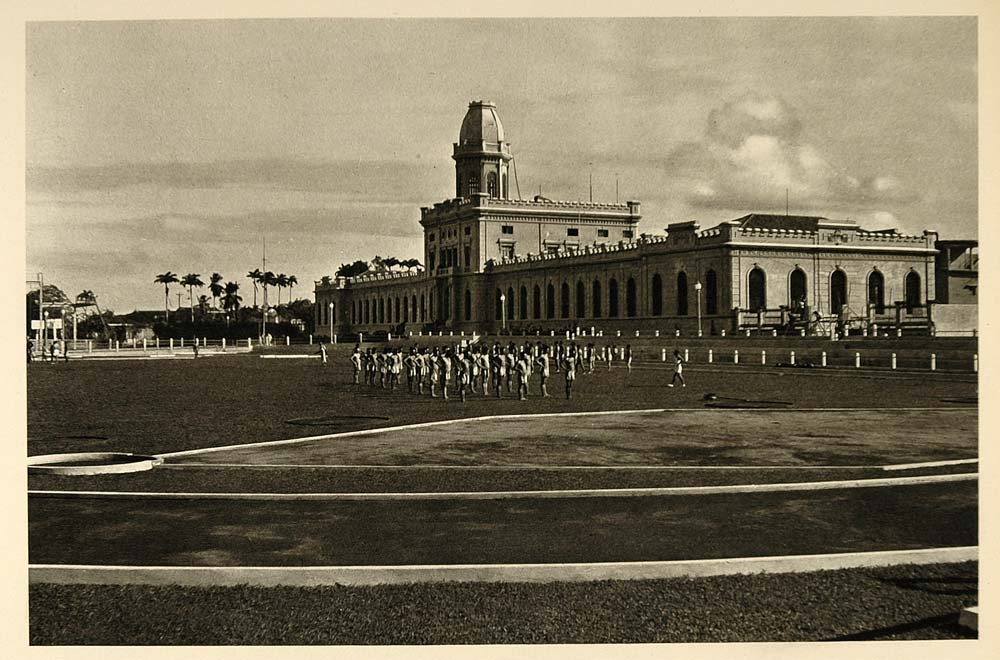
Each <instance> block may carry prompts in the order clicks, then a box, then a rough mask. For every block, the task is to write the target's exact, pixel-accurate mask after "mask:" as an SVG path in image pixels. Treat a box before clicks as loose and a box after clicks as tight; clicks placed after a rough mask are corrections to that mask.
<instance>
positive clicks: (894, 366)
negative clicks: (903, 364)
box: [892, 353, 896, 369]
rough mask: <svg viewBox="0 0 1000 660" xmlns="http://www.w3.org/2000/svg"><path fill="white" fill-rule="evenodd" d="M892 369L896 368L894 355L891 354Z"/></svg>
mask: <svg viewBox="0 0 1000 660" xmlns="http://www.w3.org/2000/svg"><path fill="white" fill-rule="evenodd" d="M892 368H893V369H895V368H896V354H895V353H893V354H892Z"/></svg>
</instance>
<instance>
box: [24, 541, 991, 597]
mask: <svg viewBox="0 0 1000 660" xmlns="http://www.w3.org/2000/svg"><path fill="white" fill-rule="evenodd" d="M978 559H979V548H978V547H977V546H964V547H952V548H926V549H919V550H889V551H879V552H842V553H836V554H817V555H787V556H783V557H739V558H731V559H690V560H680V561H635V562H594V563H573V564H453V565H404V566H280V567H279V566H100V565H79V564H30V565H29V566H28V582H29V583H30V584H46V583H49V584H147V585H158V584H162V585H167V584H169V585H184V586H235V585H244V584H245V585H251V586H259V587H273V586H301V587H306V586H320V585H348V586H365V585H376V584H408V583H420V582H424V583H426V582H589V581H594V580H662V579H669V578H693V577H711V576H718V575H751V574H759V573H805V572H812V571H828V570H840V569H844V568H870V567H878V566H898V565H903V564H910V565H920V564H949V563H957V562H966V561H977V560H978Z"/></svg>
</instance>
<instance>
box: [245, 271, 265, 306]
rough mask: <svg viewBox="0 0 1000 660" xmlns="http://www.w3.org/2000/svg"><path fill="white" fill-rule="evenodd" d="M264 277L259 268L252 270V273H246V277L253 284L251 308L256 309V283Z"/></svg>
mask: <svg viewBox="0 0 1000 660" xmlns="http://www.w3.org/2000/svg"><path fill="white" fill-rule="evenodd" d="M263 276H264V273H262V272H260V268H254V269H253V270H252V271H250V272H249V273H247V277H249V278H250V281H251V282H253V308H254V309H257V282H260V278H261V277H263Z"/></svg>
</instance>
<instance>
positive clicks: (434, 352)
mask: <svg viewBox="0 0 1000 660" xmlns="http://www.w3.org/2000/svg"><path fill="white" fill-rule="evenodd" d="M616 351H617V349H616V347H615V346H613V345H611V346H604V347H602V348H600V349H598V348H597V347H596V346H595V345H594V344H593V343H590V344H586V345H583V346H578V345H577V343H576V342H573V341H568V342H565V343H564V342H562V341H557V342H555V343H554V345H552V346H549V344H548V343H546V342H542V341H535V342H531V341H526V342H524V343H523V344H521V345H518V344H516V343H514V342H510V343H508V344H507V345H506V346H504V345H503V344H501V343H500V342H499V341H497V342H494V343H493V345H492V346H478V345H470V346H458V347H455V348H452V347H435V348H428V347H419V346H413V347H411V348H410V349H408V350H406V351H404V350H403V349H402V348H400V347H383V348H382V349H381V350H378V349H375V348H368V349H367V350H364V351H363V350H361V348H360V347H359V346H355V347H354V352H353V353H352V354H351V365H352V368H353V370H354V383H355V384H358V385H360V384H362V383H363V384H365V385H368V386H372V387H375V386H377V387H380V388H382V389H387V390H389V391H390V392H392V391H395V390H396V388H401V387H402V383H401V377H404V376H405V378H406V389H407V391H408V392H409V393H411V394H417V395H424V394H425V393H426V394H430V396H431V397H433V398H438V397H440V398H442V399H448V389H449V387H451V388H452V395H453V396H454V394H455V393H456V391H457V394H458V396H459V398H460V399H461V400H462V401H465V400H466V397H467V395H469V394H481V395H482V396H490V393H491V391H492V395H493V396H495V397H496V398H498V399H499V398H502V397H503V396H504V390H506V393H507V394H508V395H511V396H513V395H515V394H516V396H517V398H518V399H519V400H521V401H524V400H525V399H527V397H528V394H529V389H530V384H531V377H532V375H533V374H537V376H538V381H539V388H538V394H539V395H540V396H542V397H548V396H550V394H549V390H548V381H549V378H550V377H551V375H552V374H553V373H562V374H563V377H564V383H565V388H566V398H567V399H572V398H573V385H574V383H575V382H576V377H577V374H585V373H594V368H595V366H596V362H597V360H598V359H599V358H600V359H601V360H604V361H606V362H607V365H608V369H609V370H610V369H611V367H612V364H613V362H614V359H615V354H616ZM623 355H624V361H625V364H626V365H627V366H628V368H629V370H630V371H631V367H632V350H631V347H630V346H627V347H626V348H625V350H624V352H623Z"/></svg>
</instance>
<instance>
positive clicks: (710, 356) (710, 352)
mask: <svg viewBox="0 0 1000 660" xmlns="http://www.w3.org/2000/svg"><path fill="white" fill-rule="evenodd" d="M708 363H709V364H712V349H711V348H710V349H708Z"/></svg>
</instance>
